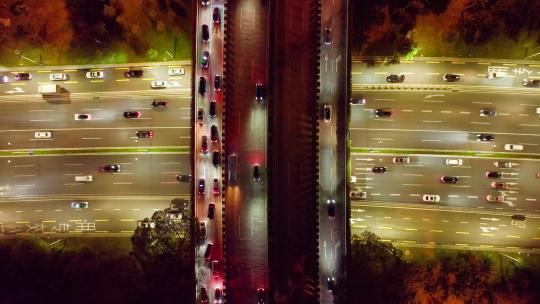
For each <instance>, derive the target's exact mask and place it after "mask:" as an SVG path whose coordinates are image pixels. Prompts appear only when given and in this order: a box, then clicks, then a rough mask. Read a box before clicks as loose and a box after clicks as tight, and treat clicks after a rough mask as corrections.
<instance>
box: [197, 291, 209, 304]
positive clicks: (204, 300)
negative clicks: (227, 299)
mask: <svg viewBox="0 0 540 304" xmlns="http://www.w3.org/2000/svg"><path fill="white" fill-rule="evenodd" d="M199 304H208V292H207V291H206V288H205V287H201V292H200V293H199Z"/></svg>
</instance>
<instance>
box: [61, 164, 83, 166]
mask: <svg viewBox="0 0 540 304" xmlns="http://www.w3.org/2000/svg"><path fill="white" fill-rule="evenodd" d="M64 166H84V164H64Z"/></svg>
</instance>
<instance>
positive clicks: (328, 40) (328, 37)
mask: <svg viewBox="0 0 540 304" xmlns="http://www.w3.org/2000/svg"><path fill="white" fill-rule="evenodd" d="M324 44H326V45H329V44H332V29H331V28H329V27H325V28H324Z"/></svg>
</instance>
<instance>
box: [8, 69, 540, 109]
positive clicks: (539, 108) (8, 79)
mask: <svg viewBox="0 0 540 304" xmlns="http://www.w3.org/2000/svg"><path fill="white" fill-rule="evenodd" d="M8 80H9V79H8V77H7V76H6V75H0V83H6V82H8ZM539 109H540V108H539Z"/></svg>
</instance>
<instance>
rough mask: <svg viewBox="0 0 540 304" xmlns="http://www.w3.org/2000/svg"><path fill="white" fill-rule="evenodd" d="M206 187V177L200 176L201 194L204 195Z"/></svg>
mask: <svg viewBox="0 0 540 304" xmlns="http://www.w3.org/2000/svg"><path fill="white" fill-rule="evenodd" d="M205 189H206V182H205V180H204V178H200V179H199V190H198V192H199V195H204V191H205Z"/></svg>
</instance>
